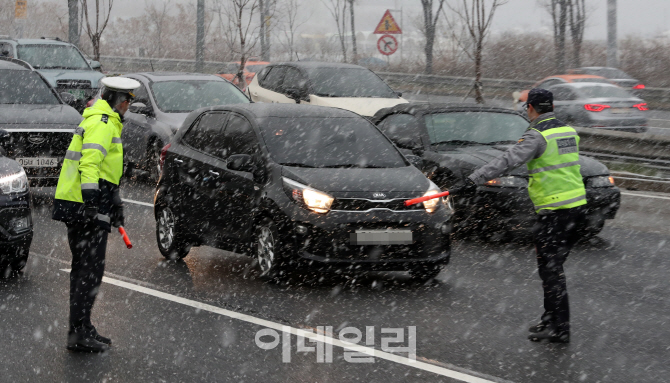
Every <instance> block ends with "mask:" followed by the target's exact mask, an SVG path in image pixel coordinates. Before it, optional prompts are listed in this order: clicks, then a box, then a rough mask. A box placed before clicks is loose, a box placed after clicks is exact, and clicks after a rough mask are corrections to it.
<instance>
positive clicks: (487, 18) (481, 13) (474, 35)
mask: <svg viewBox="0 0 670 383" xmlns="http://www.w3.org/2000/svg"><path fill="white" fill-rule="evenodd" d="M507 1H508V0H490V5H488V6H487V5H486V3H487V0H460V3H461V4H460V5H459V6H451V5H449V4H447V6H448V7H449V9H451V11H452V12H454V13H455V14H456V15H457V16H458V18H459V19H460V20H461V21H462V22H463V23H464V24H465V26H466V29H467V31H468V34H469V36H470V42H471V43H472V45H471V46H472V49H470V50H469V51H467V54H468V56H469V57H470V59H472V60H473V61H474V62H475V83H474V86H473V89H474V91H475V101H476V102H477V103H478V104H483V103H484V96H483V95H482V82H481V80H482V51H483V50H484V40H485V39H486V36H487V35H488V33H489V27H490V26H491V20H493V15H494V14H495V12H496V9H498V7H499V6H501V5H503V4H505V3H507ZM487 8H488V9H487Z"/></svg>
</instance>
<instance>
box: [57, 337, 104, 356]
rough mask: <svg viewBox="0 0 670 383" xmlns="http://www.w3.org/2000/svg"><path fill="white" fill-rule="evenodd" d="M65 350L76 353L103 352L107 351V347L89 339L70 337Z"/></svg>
mask: <svg viewBox="0 0 670 383" xmlns="http://www.w3.org/2000/svg"><path fill="white" fill-rule="evenodd" d="M67 349H68V350H70V351H76V352H105V351H107V350H109V346H108V345H106V344H104V343H100V342H98V341H97V340H95V339H93V338H92V337H91V338H79V337H77V336H76V335H75V336H70V339H69V340H68V342H67Z"/></svg>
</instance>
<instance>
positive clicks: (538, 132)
mask: <svg viewBox="0 0 670 383" xmlns="http://www.w3.org/2000/svg"><path fill="white" fill-rule="evenodd" d="M526 107H527V112H528V117H529V119H530V120H531V123H530V127H529V128H528V130H526V132H525V133H524V135H523V136H522V137H521V139H519V141H518V142H517V143H516V144H515V145H514V146H512V147H511V148H510V149H509V150H507V151H506V152H505V153H504V154H503V155H502V156H500V157H498V158H495V159H494V160H492V161H491V162H489V163H488V164H486V165H484V166H482V167H481V168H479V169H477V170H476V171H475V172H474V173H472V174H471V175H470V177H468V179H467V180H466V185H465V186H462V187H460V188H458V189H457V190H455V192H456V194H458V193H461V194H464V193H467V192H472V191H474V189H476V185H481V184H483V183H485V182H487V181H488V180H491V179H494V178H496V177H499V176H500V175H502V174H503V173H504V172H506V171H507V170H512V169H515V168H516V167H518V166H519V165H521V164H524V163H526V164H527V166H528V174H529V176H530V179H529V182H528V194H529V195H530V199H531V201H532V202H533V204H534V205H535V211H536V213H537V221H536V223H535V226H534V227H533V236H534V242H535V249H536V252H537V265H538V271H539V274H540V278H541V279H542V288H543V290H544V314H543V315H542V317H541V320H540V323H538V324H537V325H534V326H532V327H531V328H530V329H529V331H530V332H531V334H530V336H529V337H528V338H529V339H530V340H532V341H542V340H548V341H550V342H558V343H567V342H569V341H570V310H569V306H568V291H567V286H566V280H565V273H564V271H563V263H564V262H565V260H566V258H567V257H568V254H569V253H570V249H571V248H572V245H573V244H574V243H575V242H576V240H577V239H578V238H577V230H576V228H577V223H578V222H579V221H580V220H582V219H583V215H584V211H583V210H584V208H583V206H584V205H586V191H585V189H584V182H583V180H582V176H581V174H580V171H579V169H580V166H579V136H578V135H577V132H576V131H575V130H574V129H573V128H571V127H569V126H566V125H565V124H564V123H563V122H561V121H559V120H558V119H557V118H556V116H555V115H554V113H553V111H554V97H553V95H552V93H551V92H549V91H548V90H545V89H539V88H536V89H532V90H531V91H530V92H529V93H528V101H527V103H526Z"/></svg>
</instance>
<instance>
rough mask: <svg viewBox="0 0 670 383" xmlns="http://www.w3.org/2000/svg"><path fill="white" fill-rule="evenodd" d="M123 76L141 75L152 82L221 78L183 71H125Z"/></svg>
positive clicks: (219, 78)
mask: <svg viewBox="0 0 670 383" xmlns="http://www.w3.org/2000/svg"><path fill="white" fill-rule="evenodd" d="M124 76H143V77H145V78H147V79H149V80H151V81H153V82H160V81H173V80H223V79H222V78H221V77H219V76H216V75H213V74H204V73H184V72H139V73H126V74H125V75H124ZM224 81H225V80H224Z"/></svg>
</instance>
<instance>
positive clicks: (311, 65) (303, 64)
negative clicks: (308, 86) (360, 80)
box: [273, 61, 366, 69]
mask: <svg viewBox="0 0 670 383" xmlns="http://www.w3.org/2000/svg"><path fill="white" fill-rule="evenodd" d="M273 65H288V66H294V67H297V68H305V69H315V68H351V69H354V68H355V69H366V68H364V67H362V66H359V65H354V64H344V63H328V62H321V61H288V62H281V63H276V64H273Z"/></svg>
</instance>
